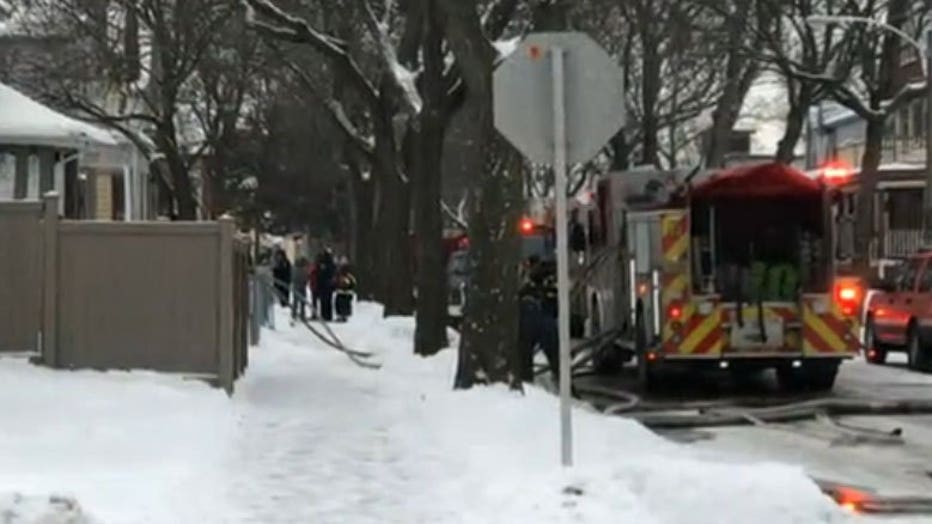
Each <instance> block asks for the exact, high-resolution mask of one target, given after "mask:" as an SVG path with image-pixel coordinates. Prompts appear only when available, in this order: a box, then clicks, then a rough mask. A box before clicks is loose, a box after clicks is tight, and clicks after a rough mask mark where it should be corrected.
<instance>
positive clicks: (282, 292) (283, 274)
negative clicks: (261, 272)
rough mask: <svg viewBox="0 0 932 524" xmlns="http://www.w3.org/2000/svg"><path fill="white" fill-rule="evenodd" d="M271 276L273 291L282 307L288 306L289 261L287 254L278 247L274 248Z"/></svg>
mask: <svg viewBox="0 0 932 524" xmlns="http://www.w3.org/2000/svg"><path fill="white" fill-rule="evenodd" d="M272 276H273V277H274V278H275V291H276V292H277V293H278V301H279V303H280V304H281V306H282V307H288V302H289V300H288V299H289V295H288V287H289V286H290V285H291V262H289V261H288V255H286V254H285V252H284V251H283V250H282V249H281V248H278V249H276V250H275V254H274V255H273V261H272Z"/></svg>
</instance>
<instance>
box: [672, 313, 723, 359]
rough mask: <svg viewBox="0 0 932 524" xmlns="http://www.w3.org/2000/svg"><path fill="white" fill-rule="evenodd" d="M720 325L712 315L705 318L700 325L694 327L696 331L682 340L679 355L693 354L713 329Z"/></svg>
mask: <svg viewBox="0 0 932 524" xmlns="http://www.w3.org/2000/svg"><path fill="white" fill-rule="evenodd" d="M719 325H720V323H719V321H718V316H717V315H715V314H712V315H710V316H708V317H706V318H705V319H704V320H703V321H702V323H700V324H699V325H698V326H696V329H694V330H692V331H691V332H690V333H689V334H687V335H686V338H685V339H683V343H682V344H681V345H680V352H681V353H694V352H695V351H696V350H697V349H699V344H700V343H702V341H703V340H705V338H706V337H707V336H708V335H709V333H711V332H712V331H713V330H714V329H717V328H718V327H719Z"/></svg>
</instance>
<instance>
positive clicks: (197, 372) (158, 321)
mask: <svg viewBox="0 0 932 524" xmlns="http://www.w3.org/2000/svg"><path fill="white" fill-rule="evenodd" d="M39 207H40V208H41V206H39ZM2 209H3V208H2V207H0V210H2ZM57 209H58V207H57V201H56V198H55V197H47V198H46V200H45V205H44V213H43V214H42V215H41V216H42V217H43V218H42V219H41V220H39V218H38V216H37V213H31V215H32V217H33V220H32V225H31V226H27V225H23V224H20V225H19V226H17V227H18V231H22V232H20V233H19V236H20V237H25V236H28V235H27V234H26V232H27V231H32V232H33V233H34V235H33V237H34V238H36V239H38V240H39V247H38V248H37V251H38V255H36V254H35V253H33V252H32V251H30V252H29V254H28V258H29V260H32V261H35V260H41V261H42V263H41V264H36V267H38V268H40V271H39V272H38V273H39V275H38V276H37V277H36V278H34V279H33V280H34V281H33V282H32V284H33V285H34V287H32V288H29V289H27V288H26V286H20V287H18V288H17V293H19V294H20V295H22V296H23V297H25V298H26V299H29V298H30V297H32V293H34V292H35V290H36V289H38V290H40V291H41V301H40V306H39V307H38V308H32V309H31V310H30V311H32V314H34V315H35V317H36V318H40V319H41V322H39V326H38V327H39V329H38V330H35V327H36V326H35V323H34V324H33V326H31V327H28V328H26V329H25V330H26V331H29V330H30V329H32V330H33V331H32V335H31V336H32V338H33V340H34V339H35V338H36V335H35V333H36V331H39V332H41V345H40V346H39V349H40V350H41V354H42V361H43V363H45V364H46V365H49V366H52V367H56V368H95V369H150V370H155V371H162V372H172V373H182V374H188V375H194V376H201V377H204V378H207V379H209V380H211V381H215V382H216V383H217V384H219V385H221V386H222V387H224V388H225V389H226V390H227V391H228V392H232V390H233V383H234V381H235V379H236V378H237V377H239V376H240V375H241V374H242V372H243V370H244V369H245V367H246V354H247V349H248V348H247V344H248V332H247V331H246V329H247V326H248V312H249V308H248V293H247V292H246V291H245V289H247V287H248V272H249V246H248V244H247V243H245V242H243V241H241V240H239V239H237V238H236V234H235V227H234V224H233V222H232V220H230V219H221V220H220V221H218V222H202V223H179V222H148V223H132V222H129V223H125V222H83V221H61V220H59V218H58V215H57ZM9 214H10V213H7V214H2V212H0V232H3V231H5V227H6V226H5V224H6V223H7V222H9V223H10V224H17V222H16V221H13V220H10V221H8V220H7V218H6V216H7V215H9ZM23 214H29V213H23ZM20 222H23V223H26V222H28V221H27V220H22V219H21V220H20ZM9 227H10V229H12V225H11V226H9ZM0 235H2V233H0ZM0 239H2V237H0ZM34 251H36V250H34ZM18 258H23V256H22V255H21V254H20V255H17V254H15V253H10V252H9V251H8V250H3V252H2V253H0V278H4V281H3V284H4V286H5V285H6V284H7V283H8V282H10V281H11V280H10V279H9V278H8V277H7V275H6V273H4V271H5V270H6V267H8V266H9V267H11V268H12V267H14V266H17V265H18V266H24V265H26V262H25V261H22V260H19V261H16V260H17V259H18ZM6 259H11V260H14V262H10V261H8V260H6ZM18 266H17V267H18ZM7 298H8V297H7V296H5V295H2V294H0V301H2V303H0V312H2V311H6V309H8V308H7V307H6V305H5V303H6V301H7ZM15 298H16V297H10V300H15ZM14 303H15V302H14ZM5 308H6V309H5ZM37 311H38V312H41V314H36V312H37ZM27 313H28V312H23V313H22V315H24V316H28V314H27ZM2 322H4V320H0V323H2ZM19 337H20V338H25V337H27V335H25V334H24V335H19ZM3 342H5V340H4V341H3ZM0 347H10V348H14V347H15V346H12V345H10V346H8V345H6V344H5V343H4V344H0ZM32 347H33V348H35V344H33V345H32Z"/></svg>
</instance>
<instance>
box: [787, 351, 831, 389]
mask: <svg viewBox="0 0 932 524" xmlns="http://www.w3.org/2000/svg"><path fill="white" fill-rule="evenodd" d="M840 365H841V362H840V361H839V360H835V359H831V360H810V361H808V362H803V365H802V366H800V367H793V366H791V365H783V366H780V367H778V368H777V380H779V382H780V387H781V388H782V389H783V390H784V391H787V392H790V393H796V392H800V391H829V390H831V389H832V387H834V386H835V377H837V376H838V367H839V366H840Z"/></svg>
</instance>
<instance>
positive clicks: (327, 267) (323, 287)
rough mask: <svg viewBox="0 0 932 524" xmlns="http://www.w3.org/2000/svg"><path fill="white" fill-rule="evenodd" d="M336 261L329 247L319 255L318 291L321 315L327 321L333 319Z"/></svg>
mask: <svg viewBox="0 0 932 524" xmlns="http://www.w3.org/2000/svg"><path fill="white" fill-rule="evenodd" d="M336 273H337V268H336V262H334V259H333V250H331V249H330V248H329V247H328V248H326V249H325V250H324V252H323V253H321V254H320V255H319V256H318V257H317V293H318V295H319V297H318V299H319V300H320V317H321V319H323V320H324V321H326V322H330V321H332V320H333V291H334V285H335V283H336V276H337V275H336Z"/></svg>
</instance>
